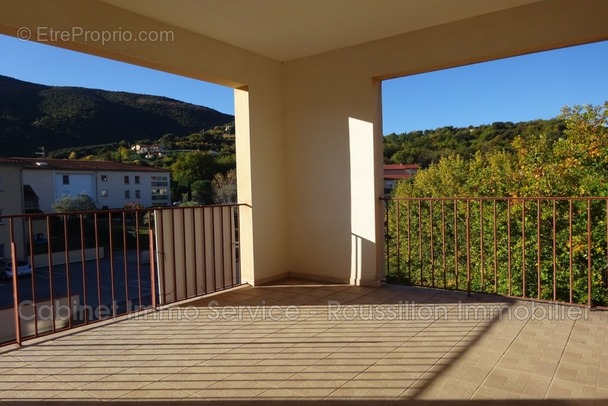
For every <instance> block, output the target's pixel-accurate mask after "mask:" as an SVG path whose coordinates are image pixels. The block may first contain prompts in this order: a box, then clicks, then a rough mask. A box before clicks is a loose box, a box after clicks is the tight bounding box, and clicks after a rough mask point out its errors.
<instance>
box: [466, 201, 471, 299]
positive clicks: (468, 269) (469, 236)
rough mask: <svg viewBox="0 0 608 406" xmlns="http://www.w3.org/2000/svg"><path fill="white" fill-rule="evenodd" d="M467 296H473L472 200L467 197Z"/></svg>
mask: <svg viewBox="0 0 608 406" xmlns="http://www.w3.org/2000/svg"><path fill="white" fill-rule="evenodd" d="M466 228H467V229H466V236H467V296H471V200H470V199H467V222H466Z"/></svg>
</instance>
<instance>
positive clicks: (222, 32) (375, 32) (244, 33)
mask: <svg viewBox="0 0 608 406" xmlns="http://www.w3.org/2000/svg"><path fill="white" fill-rule="evenodd" d="M100 1H103V2H105V3H108V4H111V5H114V6H116V7H119V8H122V9H125V10H129V11H132V12H134V13H136V14H140V15H142V16H145V17H148V18H151V19H154V20H157V21H161V22H164V23H167V24H170V25H173V26H176V27H179V28H183V29H186V30H189V31H192V32H195V33H198V34H201V35H204V36H207V37H210V38H213V39H216V40H219V41H222V42H226V43H228V44H232V45H235V46H237V47H240V48H245V49H248V50H250V51H252V52H255V53H257V54H260V55H263V56H266V57H268V58H271V59H275V60H278V61H288V60H292V59H297V58H301V57H305V56H310V55H314V54H318V53H322V52H326V51H331V50H334V49H338V48H343V47H347V46H352V45H357V44H361V43H365V42H369V41H373V40H377V39H381V38H386V37H391V36H394V35H398V34H403V33H406V32H411V31H416V30H420V29H423V28H428V27H432V26H436V25H441V24H446V23H449V22H454V21H458V20H462V19H466V18H470V17H475V16H478V15H482V14H487V13H492V12H496V11H500V10H504V9H508V8H511V7H517V6H521V5H525V4H529V3H534V2H537V1H540V0H170V1H167V0H100Z"/></svg>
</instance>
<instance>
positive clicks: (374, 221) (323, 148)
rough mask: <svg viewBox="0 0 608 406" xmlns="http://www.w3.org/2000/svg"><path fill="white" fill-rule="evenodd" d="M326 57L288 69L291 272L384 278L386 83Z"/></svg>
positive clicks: (369, 281)
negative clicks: (383, 114)
mask: <svg viewBox="0 0 608 406" xmlns="http://www.w3.org/2000/svg"><path fill="white" fill-rule="evenodd" d="M332 66H338V67H339V66H340V65H339V64H336V65H333V64H331V63H329V64H328V63H323V58H322V57H320V58H308V59H306V60H302V61H298V62H293V63H290V64H288V65H287V67H286V73H287V74H286V85H285V86H286V91H285V94H286V103H285V108H286V112H285V117H286V123H285V133H286V143H287V148H286V151H287V161H286V169H287V173H288V178H287V179H288V182H287V192H288V197H289V199H288V213H287V215H288V227H289V230H288V241H289V246H288V253H289V272H290V275H292V276H296V277H304V278H310V279H316V280H321V281H328V282H341V283H350V284H356V285H377V284H379V283H380V280H381V279H382V273H383V271H382V269H383V267H382V260H383V258H382V255H381V253H382V245H383V241H382V238H383V232H382V209H383V208H382V204H381V201H380V197H381V195H382V135H381V134H382V129H381V114H380V83H379V82H377V81H374V80H373V79H372V78H371V77H364V76H361V75H358V74H357V73H356V71H355V70H350V69H345V68H346V67H344V68H338V69H334V68H332Z"/></svg>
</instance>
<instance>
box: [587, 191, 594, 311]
mask: <svg viewBox="0 0 608 406" xmlns="http://www.w3.org/2000/svg"><path fill="white" fill-rule="evenodd" d="M592 278H593V272H592V270H591V199H587V307H588V308H589V309H591V304H592V301H591V294H592V286H591V283H592Z"/></svg>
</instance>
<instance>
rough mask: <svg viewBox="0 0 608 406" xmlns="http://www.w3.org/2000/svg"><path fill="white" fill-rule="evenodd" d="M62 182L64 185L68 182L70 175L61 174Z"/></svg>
mask: <svg viewBox="0 0 608 406" xmlns="http://www.w3.org/2000/svg"><path fill="white" fill-rule="evenodd" d="M63 184H64V185H69V184H70V175H63Z"/></svg>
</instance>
